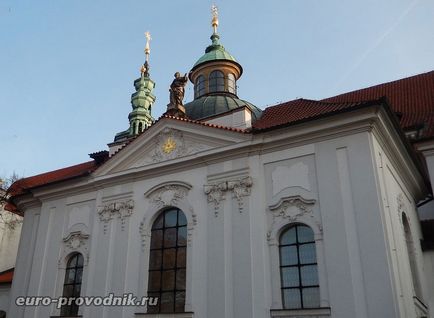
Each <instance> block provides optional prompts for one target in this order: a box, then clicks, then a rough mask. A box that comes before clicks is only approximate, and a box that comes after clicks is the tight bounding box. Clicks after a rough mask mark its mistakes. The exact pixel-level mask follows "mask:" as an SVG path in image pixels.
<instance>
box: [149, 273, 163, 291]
mask: <svg viewBox="0 0 434 318" xmlns="http://www.w3.org/2000/svg"><path fill="white" fill-rule="evenodd" d="M160 278H161V272H160V271H156V272H149V282H148V291H159V290H160V287H161V286H160Z"/></svg>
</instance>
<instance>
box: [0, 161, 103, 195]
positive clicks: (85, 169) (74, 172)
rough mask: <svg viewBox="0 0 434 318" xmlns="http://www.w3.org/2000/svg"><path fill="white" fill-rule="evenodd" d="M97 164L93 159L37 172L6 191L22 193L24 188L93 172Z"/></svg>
mask: <svg viewBox="0 0 434 318" xmlns="http://www.w3.org/2000/svg"><path fill="white" fill-rule="evenodd" d="M97 167H98V165H97V164H96V163H95V161H93V160H92V161H88V162H84V163H80V164H78V165H75V166H71V167H66V168H62V169H59V170H54V171H50V172H46V173H42V174H38V175H36V176H33V177H28V178H23V179H20V180H18V181H16V182H14V183H13V184H12V185H11V187H10V188H9V189H8V192H9V193H10V194H11V195H12V196H16V195H20V194H24V193H25V192H26V190H28V189H31V188H36V187H40V186H43V185H47V184H49V183H53V182H58V181H64V180H67V179H72V178H75V177H80V176H85V175H88V174H90V173H91V172H93V171H94V170H95V169H96V168H97Z"/></svg>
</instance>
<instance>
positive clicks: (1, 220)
mask: <svg viewBox="0 0 434 318" xmlns="http://www.w3.org/2000/svg"><path fill="white" fill-rule="evenodd" d="M21 226H22V217H20V216H18V215H16V214H14V213H11V212H9V211H5V210H3V209H2V207H1V205H0V272H2V271H5V270H8V269H11V268H13V267H14V266H15V259H16V257H17V251H18V243H19V240H20V234H21Z"/></svg>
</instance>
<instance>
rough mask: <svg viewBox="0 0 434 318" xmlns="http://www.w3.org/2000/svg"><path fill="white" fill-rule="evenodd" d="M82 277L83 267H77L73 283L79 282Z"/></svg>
mask: <svg viewBox="0 0 434 318" xmlns="http://www.w3.org/2000/svg"><path fill="white" fill-rule="evenodd" d="M82 277H83V268H82V267H81V268H77V273H76V274H75V283H76V284H81V280H82Z"/></svg>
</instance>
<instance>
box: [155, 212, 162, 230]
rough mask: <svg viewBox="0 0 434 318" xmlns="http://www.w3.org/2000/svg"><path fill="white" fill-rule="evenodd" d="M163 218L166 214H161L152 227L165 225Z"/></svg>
mask: <svg viewBox="0 0 434 318" xmlns="http://www.w3.org/2000/svg"><path fill="white" fill-rule="evenodd" d="M163 219H164V214H161V215H160V216H159V217H158V218H157V220H155V222H154V224H153V225H152V229H153V230H156V229H161V228H162V227H163Z"/></svg>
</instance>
